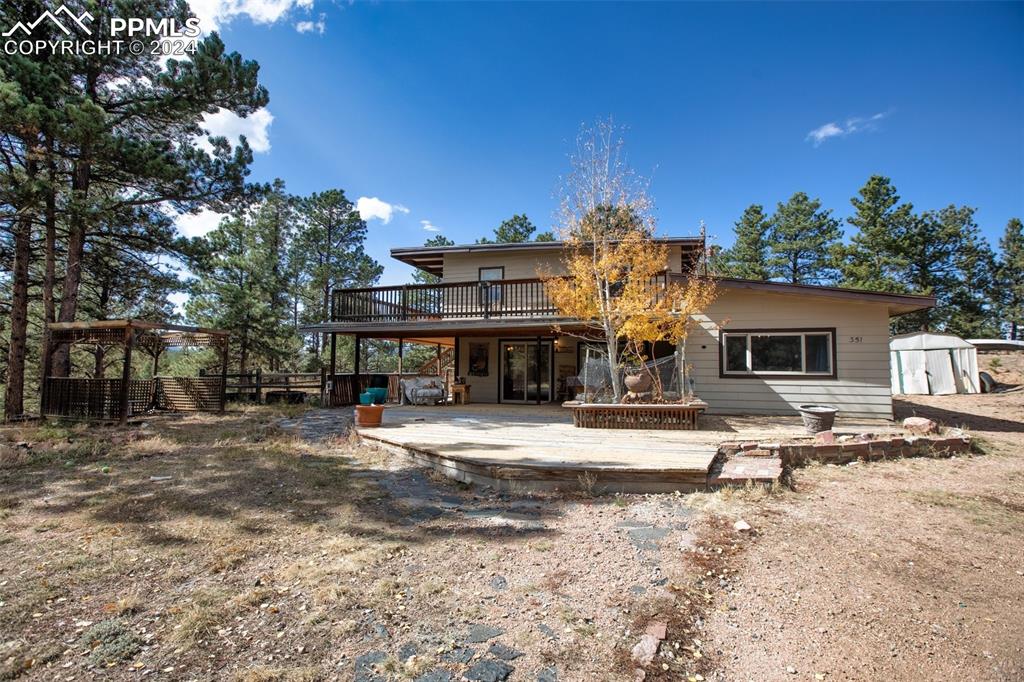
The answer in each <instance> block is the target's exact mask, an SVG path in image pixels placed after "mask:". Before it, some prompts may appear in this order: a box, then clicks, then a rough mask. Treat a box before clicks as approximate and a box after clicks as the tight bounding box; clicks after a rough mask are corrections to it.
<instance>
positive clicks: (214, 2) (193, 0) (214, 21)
mask: <svg viewBox="0 0 1024 682" xmlns="http://www.w3.org/2000/svg"><path fill="white" fill-rule="evenodd" d="M188 4H189V7H191V8H192V13H193V14H195V15H196V16H197V17H199V27H200V28H201V29H202V31H203V32H204V33H209V32H210V31H215V30H217V29H219V28H220V27H221V25H222V24H227V23H230V22H231V20H233V19H235V18H236V17H242V16H246V17H249V19H250V20H252V21H253V23H257V24H273V23H275V22H277V21H280V20H282V19H283V18H285V16H286V15H287V14H288V12H289V11H291V10H292V9H293V8H300V9H306V10H308V9H311V8H312V7H313V0H189V3H188Z"/></svg>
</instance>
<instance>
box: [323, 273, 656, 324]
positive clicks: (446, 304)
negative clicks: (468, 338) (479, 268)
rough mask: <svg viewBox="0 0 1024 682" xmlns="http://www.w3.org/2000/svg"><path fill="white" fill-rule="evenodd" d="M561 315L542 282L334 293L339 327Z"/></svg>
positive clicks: (334, 317) (333, 312) (334, 316)
mask: <svg viewBox="0 0 1024 682" xmlns="http://www.w3.org/2000/svg"><path fill="white" fill-rule="evenodd" d="M667 277H668V275H659V276H658V277H655V278H654V281H652V285H653V286H654V287H655V288H656V289H664V288H665V285H666V282H667ZM557 314H558V310H557V308H555V306H554V304H552V302H551V299H550V298H548V294H547V291H546V290H545V287H544V282H543V281H542V280H540V279H502V280H493V281H489V282H452V283H449V284H405V285H401V286H392V287H371V288H366V289H339V290H336V291H334V292H333V297H332V300H331V320H332V321H334V322H414V321H418V320H445V319H466V318H477V319H491V318H515V317H549V316H556V315H557Z"/></svg>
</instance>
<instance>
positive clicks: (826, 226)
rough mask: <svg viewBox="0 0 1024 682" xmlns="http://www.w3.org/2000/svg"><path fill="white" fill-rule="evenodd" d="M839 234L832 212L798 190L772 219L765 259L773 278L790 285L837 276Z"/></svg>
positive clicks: (826, 279)
mask: <svg viewBox="0 0 1024 682" xmlns="http://www.w3.org/2000/svg"><path fill="white" fill-rule="evenodd" d="M841 236H842V234H841V232H840V230H839V221H838V220H836V219H835V218H833V217H832V211H830V210H827V209H826V210H822V208H821V201H820V200H818V199H810V198H809V197H808V196H807V195H806V194H804V193H803V192H797V193H796V194H794V195H793V196H792V197H790V199H789V201H787V202H786V203H784V204H783V203H780V204H779V205H778V208H777V209H776V211H775V216H774V217H773V218H772V228H771V232H770V238H769V246H770V249H771V256H770V257H769V259H768V263H769V266H770V268H771V274H772V277H773V279H780V280H782V281H785V282H790V283H792V284H830V283H832V282H835V281H836V279H837V276H838V271H837V269H836V265H835V263H836V251H837V249H838V246H839V240H840V238H841Z"/></svg>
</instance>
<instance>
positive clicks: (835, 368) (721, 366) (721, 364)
mask: <svg viewBox="0 0 1024 682" xmlns="http://www.w3.org/2000/svg"><path fill="white" fill-rule="evenodd" d="M727 334H831V336H832V373H831V374H811V373H808V372H800V373H798V374H789V373H787V374H778V373H773V374H765V373H757V372H754V371H753V370H751V371H750V372H748V373H746V374H740V373H735V372H734V373H727V372H726V371H725V337H726V335H727ZM836 337H837V334H836V328H835V327H790V328H779V327H773V328H771V329H722V330H720V331H719V332H718V378H719V379H743V380H749V379H772V380H776V381H786V380H790V381H794V380H799V381H805V380H807V379H825V380H837V379H839V353H838V345H837V343H836ZM801 352H802V350H801Z"/></svg>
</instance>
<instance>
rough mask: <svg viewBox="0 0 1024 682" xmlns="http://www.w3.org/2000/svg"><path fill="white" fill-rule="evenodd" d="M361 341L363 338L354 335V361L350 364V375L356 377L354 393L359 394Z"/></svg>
mask: <svg viewBox="0 0 1024 682" xmlns="http://www.w3.org/2000/svg"><path fill="white" fill-rule="evenodd" d="M362 340H363V337H361V336H359V334H356V336H355V343H354V344H353V346H354V347H355V360H354V361H353V362H352V373H353V374H354V375H355V377H356V384H355V386H356V393H359V369H360V367H359V356H360V355H361V353H360V352H359V351H360V346H362Z"/></svg>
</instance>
